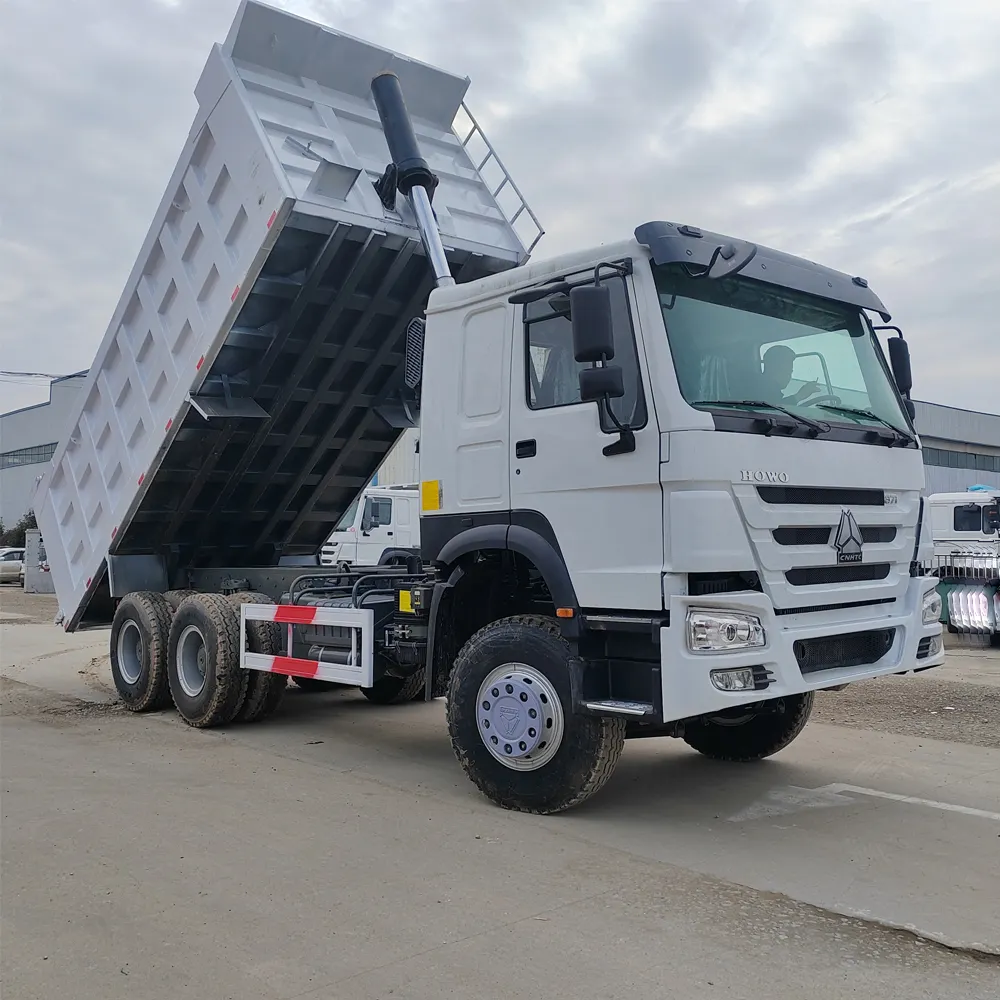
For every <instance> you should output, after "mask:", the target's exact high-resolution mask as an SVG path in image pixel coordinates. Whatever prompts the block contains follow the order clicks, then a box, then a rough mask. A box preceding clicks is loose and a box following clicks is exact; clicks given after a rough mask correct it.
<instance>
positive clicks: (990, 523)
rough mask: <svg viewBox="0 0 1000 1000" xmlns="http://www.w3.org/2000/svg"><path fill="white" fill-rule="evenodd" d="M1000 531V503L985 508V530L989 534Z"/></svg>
mask: <svg viewBox="0 0 1000 1000" xmlns="http://www.w3.org/2000/svg"><path fill="white" fill-rule="evenodd" d="M997 531H1000V503H998V504H994V505H993V506H992V507H984V508H983V532H984V534H987V535H992V534H995V533H996V532H997Z"/></svg>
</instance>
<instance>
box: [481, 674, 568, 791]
mask: <svg viewBox="0 0 1000 1000" xmlns="http://www.w3.org/2000/svg"><path fill="white" fill-rule="evenodd" d="M476 729H477V730H478V732H479V737H480V739H481V740H482V741H483V745H484V746H485V747H486V749H487V750H489V752H490V754H491V755H492V756H493V757H494V758H495V759H496V760H498V761H499V762H500V763H501V764H503V766H504V767H506V768H509V769H510V770H512V771H537V770H538V769H539V768H541V767H545V765H546V764H548V763H549V762H550V761H551V760H552V758H553V757H555V755H556V754H557V753H558V752H559V747H560V746H561V745H562V740H563V734H564V733H565V730H566V719H565V715H564V713H563V707H562V702H561V701H560V700H559V695H558V693H557V692H556V689H555V687H554V686H553V684H552V681H550V680H549V679H548V677H546V676H545V674H543V673H542V672H541V671H540V670H538V669H536V668H535V667H532V666H529V665H528V664H527V663H504V664H501V665H500V666H499V667H496V668H495V669H494V670H491V671H490V672H489V674H487V676H486V679H485V680H484V681H483V683H482V684H480V686H479V695H478V697H477V699H476Z"/></svg>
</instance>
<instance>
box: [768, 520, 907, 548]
mask: <svg viewBox="0 0 1000 1000" xmlns="http://www.w3.org/2000/svg"><path fill="white" fill-rule="evenodd" d="M772 534H773V535H774V540H775V541H776V542H777V543H778V544H779V545H828V544H829V542H830V537H831V535H832V534H833V525H819V526H816V527H812V526H810V527H806V528H788V527H783V528H775V529H774V531H773V532H772ZM895 537H896V529H895V527H894V526H893V525H891V524H888V525H880V524H867V525H862V526H861V538H862V540H863V541H864V542H865V543H866V544H869V545H871V544H876V543H886V542H891V541H892V540H893V539H894V538H895Z"/></svg>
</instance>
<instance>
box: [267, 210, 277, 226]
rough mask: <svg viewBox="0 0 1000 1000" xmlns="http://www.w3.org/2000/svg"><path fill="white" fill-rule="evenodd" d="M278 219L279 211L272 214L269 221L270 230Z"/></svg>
mask: <svg viewBox="0 0 1000 1000" xmlns="http://www.w3.org/2000/svg"><path fill="white" fill-rule="evenodd" d="M277 217H278V212H277V210H275V211H273V212H272V213H271V218H270V219H268V220H267V228H268V229H270V228H271V226H273V225H274V220H275V219H276V218H277Z"/></svg>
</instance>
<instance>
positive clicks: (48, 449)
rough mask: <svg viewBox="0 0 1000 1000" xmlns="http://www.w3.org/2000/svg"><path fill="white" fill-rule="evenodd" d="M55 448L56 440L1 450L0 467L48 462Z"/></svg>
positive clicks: (6, 467) (8, 467) (9, 467)
mask: <svg viewBox="0 0 1000 1000" xmlns="http://www.w3.org/2000/svg"><path fill="white" fill-rule="evenodd" d="M55 450H56V442H54V441H53V443H52V444H36V445H33V446H32V447H31V448H18V449H17V450H16V451H3V452H0V469H12V468H14V467H15V466H17V465H40V464H41V463H42V462H47V461H48V460H49V459H50V458H51V457H52V455H53V454H54V453H55Z"/></svg>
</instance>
